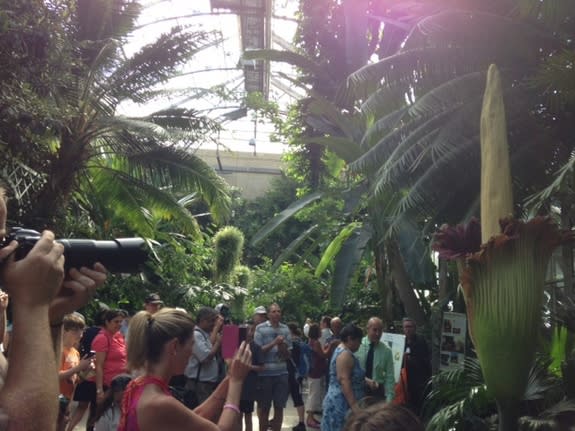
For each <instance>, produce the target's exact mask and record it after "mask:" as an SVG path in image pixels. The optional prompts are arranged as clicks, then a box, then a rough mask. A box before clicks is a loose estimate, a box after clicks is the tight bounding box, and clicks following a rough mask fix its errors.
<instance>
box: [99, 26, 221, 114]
mask: <svg viewBox="0 0 575 431" xmlns="http://www.w3.org/2000/svg"><path fill="white" fill-rule="evenodd" d="M217 43H219V40H217V39H215V38H214V37H213V35H212V34H210V33H206V32H188V31H186V29H185V28H183V27H174V28H172V29H171V30H170V31H169V32H168V33H164V34H162V35H161V36H160V37H159V38H158V39H157V40H156V41H155V42H154V43H151V44H149V45H146V46H144V47H143V48H142V49H141V50H140V51H138V52H137V53H136V54H134V55H133V56H132V57H131V58H129V59H127V60H126V61H124V62H123V63H122V64H120V65H119V67H118V68H117V69H116V70H114V71H113V73H112V74H111V75H110V76H107V77H106V78H105V82H102V83H101V84H100V85H101V87H102V88H103V89H104V90H105V91H106V93H108V94H110V95H111V96H112V97H114V98H115V99H116V100H131V101H133V102H136V103H144V102H146V101H148V100H149V99H150V98H151V96H152V95H153V93H152V92H151V91H152V90H153V89H154V87H155V86H156V85H157V84H159V83H162V82H165V81H166V80H167V79H169V78H171V77H173V76H174V74H175V73H176V71H177V70H178V67H180V66H182V65H183V64H185V63H186V62H187V61H188V60H189V59H190V58H191V57H192V56H193V55H194V54H195V53H197V52H199V51H200V50H202V49H205V48H206V47H209V46H213V45H214V44H217Z"/></svg>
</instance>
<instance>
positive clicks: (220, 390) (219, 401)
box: [194, 376, 230, 422]
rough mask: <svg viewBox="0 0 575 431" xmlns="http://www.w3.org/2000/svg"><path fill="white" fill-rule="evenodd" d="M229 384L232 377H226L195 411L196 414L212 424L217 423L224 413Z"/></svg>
mask: <svg viewBox="0 0 575 431" xmlns="http://www.w3.org/2000/svg"><path fill="white" fill-rule="evenodd" d="M229 383H230V377H229V376H226V378H225V379H224V380H222V382H221V383H220V384H219V385H218V386H217V387H216V389H215V390H214V392H212V393H211V395H210V396H209V397H208V398H207V399H206V400H205V401H204V402H203V403H202V404H200V405H199V406H197V407H196V408H195V409H194V413H196V414H198V415H200V416H201V417H203V418H206V419H208V420H210V421H212V422H213V421H215V420H216V419H217V418H218V416H219V414H220V413H221V412H222V407H223V406H224V402H225V401H226V395H227V393H228V385H229Z"/></svg>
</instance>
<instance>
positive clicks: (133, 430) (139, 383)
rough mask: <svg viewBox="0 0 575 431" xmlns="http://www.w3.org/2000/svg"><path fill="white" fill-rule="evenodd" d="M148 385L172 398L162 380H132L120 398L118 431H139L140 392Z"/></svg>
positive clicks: (154, 378)
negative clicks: (120, 415) (157, 387)
mask: <svg viewBox="0 0 575 431" xmlns="http://www.w3.org/2000/svg"><path fill="white" fill-rule="evenodd" d="M148 385H156V386H159V387H160V389H161V390H162V392H164V393H165V394H166V395H169V396H172V393H171V392H170V389H169V387H168V384H167V383H166V382H164V381H163V380H162V379H159V378H157V377H154V376H141V377H138V378H136V379H134V380H132V381H131V382H130V383H129V384H128V387H127V388H126V390H125V391H124V396H123V398H122V417H121V418H120V425H119V426H118V431H140V425H139V424H138V410H137V409H138V402H139V401H140V397H141V396H142V392H144V389H145V388H146V386H148Z"/></svg>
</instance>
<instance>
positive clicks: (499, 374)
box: [433, 65, 571, 431]
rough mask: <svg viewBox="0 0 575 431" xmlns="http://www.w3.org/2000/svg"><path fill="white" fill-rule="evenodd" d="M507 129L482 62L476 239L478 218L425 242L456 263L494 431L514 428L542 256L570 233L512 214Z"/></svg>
mask: <svg viewBox="0 0 575 431" xmlns="http://www.w3.org/2000/svg"><path fill="white" fill-rule="evenodd" d="M512 196H513V194H512V190H511V174H510V168H509V155H508V147H507V128H506V124H505V111H504V106H503V97H502V93H501V82H500V77H499V71H498V70H497V67H496V66H495V65H491V66H490V67H489V70H488V73H487V85H486V89H485V94H484V99H483V108H482V112H481V240H482V242H483V244H482V245H481V246H478V238H479V232H478V225H477V222H476V221H473V220H472V221H471V222H470V224H469V225H467V226H458V227H456V228H450V227H448V226H443V227H442V228H441V229H440V231H439V232H438V233H437V234H436V235H435V238H434V244H433V248H434V249H435V250H436V251H438V252H439V254H440V256H441V257H444V258H448V259H455V260H456V261H457V262H458V268H459V277H460V283H461V286H462V289H463V295H464V297H465V303H466V306H467V315H468V319H469V333H470V336H471V338H472V340H473V343H474V345H475V348H476V351H477V356H478V357H479V361H480V363H481V368H482V370H483V375H484V377H485V383H486V385H487V390H488V391H489V393H490V394H491V395H492V396H493V397H494V398H495V400H496V402H497V407H498V411H499V430H500V431H514V430H517V429H518V428H517V427H518V424H517V419H518V416H519V405H520V402H521V400H522V398H523V394H524V392H525V387H526V385H527V379H528V375H529V370H530V369H531V366H532V364H533V361H534V359H535V348H536V343H535V341H534V337H535V334H537V332H538V330H539V324H540V321H541V310H542V305H543V288H544V285H545V273H546V268H547V263H548V262H549V258H550V257H551V254H552V252H553V250H554V249H555V247H557V246H558V245H559V244H561V243H562V242H563V241H565V240H568V239H571V233H570V232H561V231H560V230H559V229H558V228H557V226H556V225H555V224H554V223H553V222H552V221H551V220H550V219H549V218H548V217H537V218H534V219H532V220H529V221H527V222H523V221H519V220H515V219H513V218H512V209H513V202H512Z"/></svg>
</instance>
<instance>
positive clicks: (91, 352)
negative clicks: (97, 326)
mask: <svg viewBox="0 0 575 431" xmlns="http://www.w3.org/2000/svg"><path fill="white" fill-rule="evenodd" d="M94 356H96V352H95V351H94V350H90V352H89V353H88V354H87V355H86V358H87V359H88V358H93V357H94Z"/></svg>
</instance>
